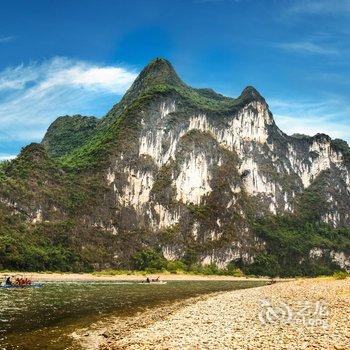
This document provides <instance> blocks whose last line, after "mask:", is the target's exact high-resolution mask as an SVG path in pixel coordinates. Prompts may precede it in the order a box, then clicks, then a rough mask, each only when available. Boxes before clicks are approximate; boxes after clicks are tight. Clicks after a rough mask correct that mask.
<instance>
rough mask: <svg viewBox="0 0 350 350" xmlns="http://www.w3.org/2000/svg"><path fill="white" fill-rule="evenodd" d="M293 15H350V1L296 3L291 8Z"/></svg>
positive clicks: (309, 0)
mask: <svg viewBox="0 0 350 350" xmlns="http://www.w3.org/2000/svg"><path fill="white" fill-rule="evenodd" d="M290 11H291V12H292V13H293V12H294V13H300V14H302V13H304V14H325V15H327V14H348V13H350V1H349V0H332V1H329V0H307V1H305V0H303V1H296V2H295V3H294V4H293V5H292V6H291V7H290Z"/></svg>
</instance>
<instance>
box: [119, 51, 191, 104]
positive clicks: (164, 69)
mask: <svg viewBox="0 0 350 350" xmlns="http://www.w3.org/2000/svg"><path fill="white" fill-rule="evenodd" d="M162 84H166V85H173V86H174V85H184V83H183V82H182V81H181V79H180V78H179V76H178V75H177V73H176V72H175V69H174V68H173V66H172V64H171V63H170V62H169V61H168V60H166V59H164V58H155V59H154V60H152V61H151V62H150V63H149V64H148V65H147V66H146V67H145V68H144V69H143V70H142V71H141V73H140V74H139V75H138V77H137V78H136V80H135V81H134V83H133V84H132V85H131V87H130V89H129V90H128V91H127V92H126V94H125V96H124V98H126V99H127V100H129V99H130V98H131V99H133V98H135V97H137V96H138V95H139V94H140V93H142V92H144V91H145V90H147V89H149V88H150V87H152V86H155V85H162Z"/></svg>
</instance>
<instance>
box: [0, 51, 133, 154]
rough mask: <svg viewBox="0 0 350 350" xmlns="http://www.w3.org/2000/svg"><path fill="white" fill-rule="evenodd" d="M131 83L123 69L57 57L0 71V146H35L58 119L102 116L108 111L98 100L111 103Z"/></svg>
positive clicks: (131, 76) (126, 70)
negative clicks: (33, 144) (74, 115)
mask: <svg viewBox="0 0 350 350" xmlns="http://www.w3.org/2000/svg"><path fill="white" fill-rule="evenodd" d="M135 78H136V74H135V72H133V71H130V70H128V69H126V68H123V67H119V66H102V65H96V64H93V63H89V62H85V61H77V60H71V59H67V58H62V57H58V58H57V57H56V58H53V59H51V60H47V61H44V62H41V63H31V64H27V65H25V64H22V65H19V66H17V67H8V68H7V69H5V70H3V71H1V72H0V143H1V142H11V141H23V143H27V142H31V141H39V140H40V139H41V137H42V136H43V135H44V133H45V131H46V129H47V127H48V126H49V124H50V123H51V122H52V121H53V120H54V119H55V118H56V117H58V116H59V115H66V114H76V113H82V114H92V113H95V112H96V110H101V112H102V110H103V113H104V112H106V111H107V109H108V108H109V107H111V106H105V105H104V104H103V101H106V99H108V100H112V101H113V102H116V100H117V99H118V97H117V96H120V95H122V94H123V93H124V92H125V91H126V89H127V88H128V87H129V86H130V85H131V83H132V82H133V80H134V79H135ZM101 101H102V102H101ZM102 105H103V106H102ZM0 146H1V144H0ZM0 151H1V149H0Z"/></svg>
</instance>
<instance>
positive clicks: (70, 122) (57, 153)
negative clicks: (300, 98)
mask: <svg viewBox="0 0 350 350" xmlns="http://www.w3.org/2000/svg"><path fill="white" fill-rule="evenodd" d="M97 124H98V119H97V118H95V117H83V116H81V115H74V116H63V117H59V118H57V119H56V120H55V121H54V122H53V123H52V124H51V125H50V127H49V128H48V130H47V132H46V134H45V137H44V138H43V141H42V144H43V145H44V147H45V148H46V149H47V150H48V152H49V153H50V154H51V155H52V156H54V157H61V156H63V155H65V154H67V153H69V152H71V151H72V150H73V149H75V148H77V147H80V146H82V145H83V144H84V143H86V141H87V140H88V139H89V137H90V136H91V135H92V134H93V132H94V129H95V127H96V125H97Z"/></svg>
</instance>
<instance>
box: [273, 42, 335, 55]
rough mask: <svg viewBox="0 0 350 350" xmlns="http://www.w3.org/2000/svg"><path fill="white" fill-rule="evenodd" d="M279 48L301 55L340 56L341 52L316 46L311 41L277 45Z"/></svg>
mask: <svg viewBox="0 0 350 350" xmlns="http://www.w3.org/2000/svg"><path fill="white" fill-rule="evenodd" d="M277 47H279V48H281V49H283V50H287V51H294V52H299V53H306V54H318V55H338V54H339V51H338V50H337V49H334V48H330V47H326V46H324V45H320V44H315V43H313V42H310V41H299V42H288V43H280V44H277Z"/></svg>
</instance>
